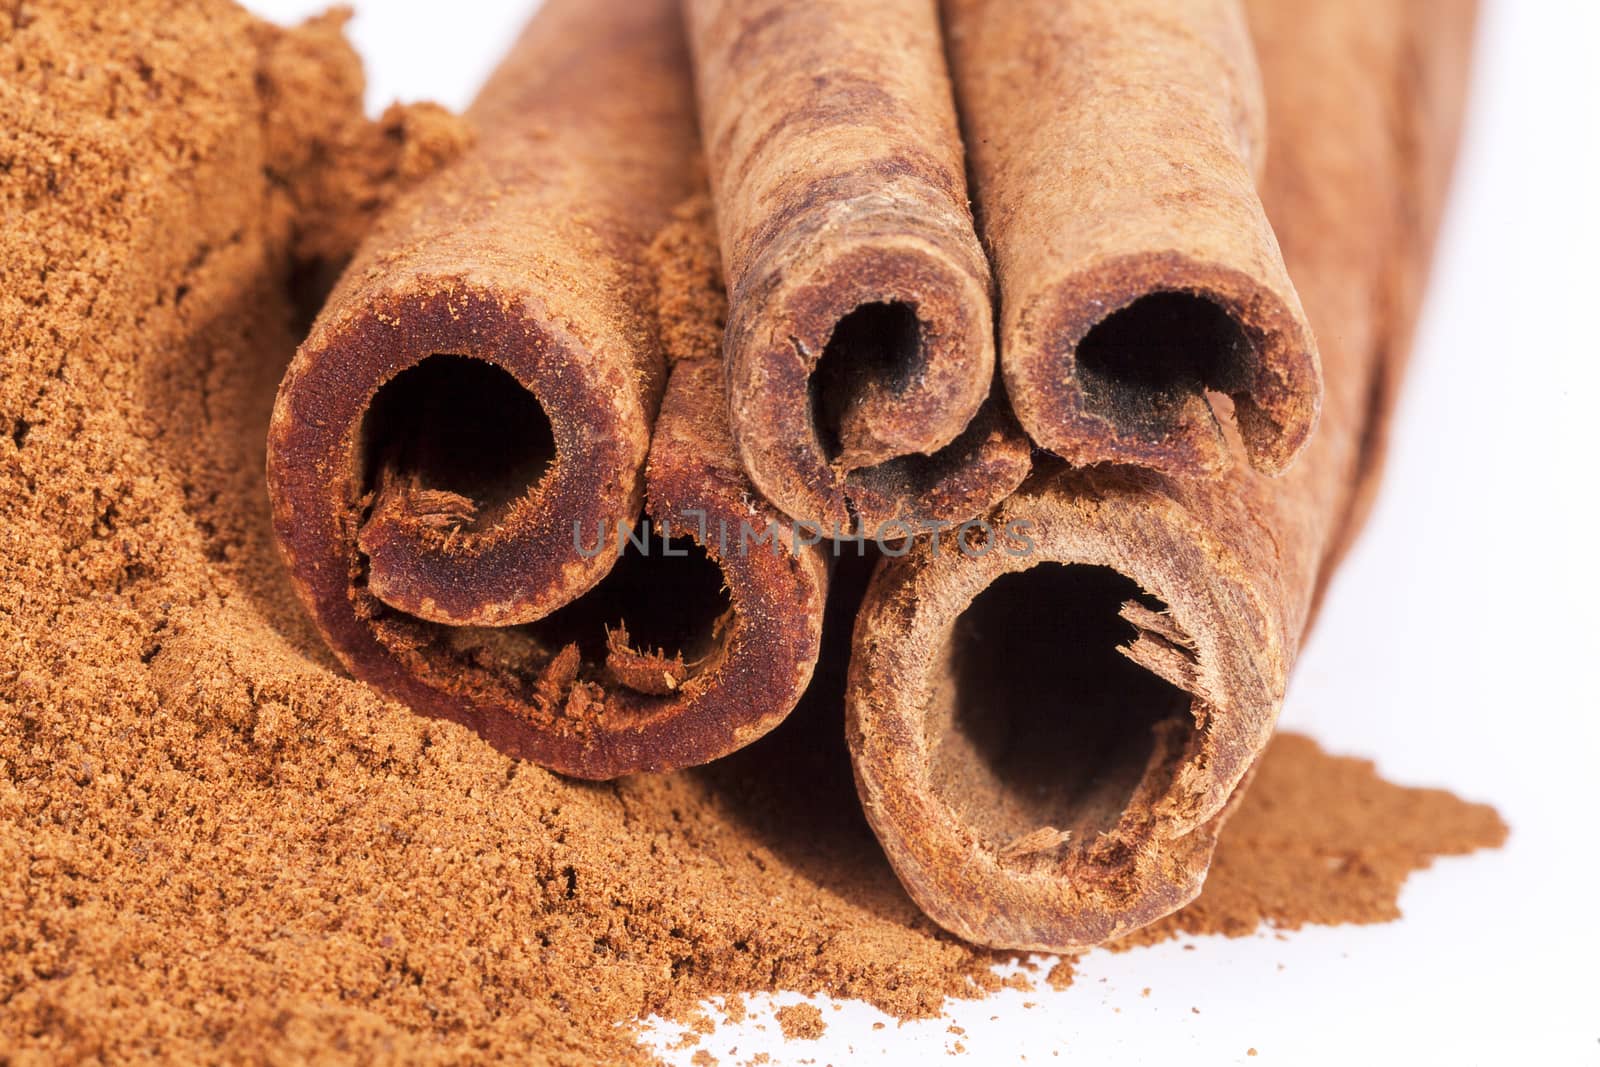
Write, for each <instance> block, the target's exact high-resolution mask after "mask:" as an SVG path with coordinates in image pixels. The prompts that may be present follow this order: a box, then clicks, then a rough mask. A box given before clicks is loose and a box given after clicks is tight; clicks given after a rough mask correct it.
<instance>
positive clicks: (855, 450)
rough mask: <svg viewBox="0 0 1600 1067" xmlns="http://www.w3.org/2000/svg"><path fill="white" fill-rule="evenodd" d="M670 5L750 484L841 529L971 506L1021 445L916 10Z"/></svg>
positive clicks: (982, 264)
mask: <svg viewBox="0 0 1600 1067" xmlns="http://www.w3.org/2000/svg"><path fill="white" fill-rule="evenodd" d="M685 13H686V19H687V22H688V26H689V41H690V47H691V51H692V52H693V55H694V60H695V71H696V82H697V87H698V95H699V100H700V116H701V125H702V130H703V133H704V136H705V142H706V151H707V156H708V158H709V161H710V169H711V182H712V188H713V191H714V193H715V198H716V206H717V222H718V227H719V229H720V231H721V234H722V242H723V259H724V262H725V264H726V267H727V271H728V280H729V290H730V312H729V323H728V335H727V341H726V355H727V365H728V378H729V395H730V408H731V411H732V422H733V432H734V439H735V441H736V442H737V444H738V448H739V453H740V455H741V456H742V457H743V459H744V462H745V465H746V467H747V468H748V470H749V471H750V476H751V478H752V480H753V481H754V482H755V484H756V485H757V486H758V487H759V488H760V489H761V491H762V492H763V493H764V494H765V495H766V496H767V497H768V499H770V500H772V501H773V502H774V503H776V504H777V505H778V506H779V507H780V508H781V509H782V510H783V511H785V512H786V513H788V514H789V515H791V516H794V517H795V518H797V519H800V520H802V521H806V522H809V523H814V524H817V525H820V526H822V527H824V528H826V529H828V530H829V531H830V532H832V531H834V530H837V531H838V532H840V533H843V534H849V533H866V534H868V535H873V534H875V532H876V531H877V530H879V529H880V528H882V527H883V526H885V524H888V523H891V522H892V521H903V522H911V523H920V522H938V521H946V522H949V521H954V522H959V521H961V520H963V519H966V518H969V517H971V516H973V515H976V514H980V513H982V512H983V511H984V510H986V509H987V508H988V507H990V506H992V505H993V504H994V503H996V502H997V501H998V500H1000V499H1001V498H1002V497H1004V496H1005V495H1006V494H1007V493H1009V492H1010V491H1011V490H1012V489H1014V488H1015V487H1016V486H1017V485H1018V484H1019V483H1020V482H1021V481H1022V479H1023V477H1024V476H1025V475H1026V473H1027V470H1028V466H1029V454H1028V446H1027V442H1026V440H1025V439H1024V438H1023V436H1022V434H1021V433H1020V431H1019V430H1018V428H1017V427H1016V425H1015V423H1014V421H1013V420H1012V419H1011V418H1010V416H1009V414H1008V413H1007V412H1006V411H1005V410H1004V405H1003V404H1001V403H1000V402H999V401H998V400H996V401H987V398H988V397H989V395H990V391H991V386H992V383H993V379H994V365H995V364H994V339H993V323H992V307H991V305H992V288H993V287H992V282H991V278H990V273H989V267H988V263H987V261H986V260H985V258H984V254H983V251H982V249H981V248H980V247H979V245H978V241H977V238H976V235H975V234H974V232H973V226H972V217H971V212H970V210H969V208H968V203H967V189H966V178H965V173H964V164H963V156H962V148H961V141H960V136H959V133H958V131H957V127H956V121H955V111H954V105H953V103H952V101H951V96H950V84H949V78H948V75H947V73H946V69H945V62H944V56H943V52H942V47H941V42H940V34H939V25H938V18H937V12H936V10H935V8H934V6H933V4H931V3H929V2H928V0H887V2H879V3H874V4H866V5H863V4H858V3H852V2H849V0H820V2H814V3H806V4H795V3H789V2H786V0H737V2H736V0H688V2H687V3H686V4H685ZM986 401H987V402H986Z"/></svg>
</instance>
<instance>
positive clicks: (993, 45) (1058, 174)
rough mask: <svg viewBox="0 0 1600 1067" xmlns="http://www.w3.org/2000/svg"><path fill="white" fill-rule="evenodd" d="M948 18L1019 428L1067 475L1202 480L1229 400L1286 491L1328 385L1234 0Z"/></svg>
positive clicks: (1225, 439) (1213, 459) (965, 8)
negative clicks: (1219, 400) (1093, 468)
mask: <svg viewBox="0 0 1600 1067" xmlns="http://www.w3.org/2000/svg"><path fill="white" fill-rule="evenodd" d="M943 12H944V16H945V19H946V25H947V30H948V40H949V50H950V56H951V68H952V73H953V76H954V82H955V87H956V97H957V102H958V105H959V107H960V110H961V116H962V123H963V127H964V129H965V130H966V131H967V147H968V151H969V154H970V162H971V170H972V183H973V196H974V199H975V202H976V203H977V205H978V217H979V223H980V230H981V232H982V234H983V237H984V242H985V245H986V246H987V248H988V249H989V252H990V255H991V256H992V258H993V260H994V264H995V274H996V276H997V278H998V279H999V287H1000V304H1001V308H1002V312H1001V322H1000V348H1001V366H1002V370H1003V373H1004V377H1005V383H1006V390H1007V393H1008V396H1009V398H1010V400H1011V404H1012V406H1013V408H1014V410H1015V411H1016V414H1017V418H1018V420H1019V421H1020V422H1021V424H1022V427H1023V429H1024V430H1026V431H1027V433H1028V435H1029V437H1031V438H1032V439H1033V441H1034V442H1035V443H1036V444H1038V445H1040V446H1041V447H1043V448H1045V449H1048V450H1049V451H1051V452H1054V453H1056V454H1057V455H1059V456H1061V457H1062V458H1064V459H1066V460H1067V461H1068V462H1070V463H1072V464H1074V465H1079V466H1087V465H1092V464H1098V463H1116V464H1125V465H1135V466H1141V467H1146V468H1150V469H1154V470H1157V471H1160V472H1163V473H1169V474H1178V475H1188V476H1194V475H1208V476H1214V475H1216V474H1218V473H1219V472H1221V471H1222V470H1224V469H1226V468H1227V466H1228V465H1229V463H1230V454H1231V445H1230V441H1229V432H1226V431H1225V428H1224V426H1223V425H1222V424H1221V422H1220V421H1219V417H1218V413H1217V410H1216V409H1215V405H1214V404H1213V403H1212V397H1213V396H1217V395H1226V396H1227V397H1229V398H1230V402H1231V408H1232V419H1233V421H1234V423H1235V424H1236V428H1237V435H1238V437H1239V438H1240V439H1241V441H1242V444H1243V448H1244V452H1245V454H1246V456H1247V457H1248V461H1249V463H1250V465H1251V466H1252V467H1254V468H1255V469H1256V470H1259V471H1261V472H1263V473H1267V474H1279V473H1282V472H1283V471H1284V470H1286V469H1287V468H1288V467H1289V466H1290V465H1291V464H1292V463H1293V462H1294V460H1295V458H1296V457H1297V456H1298V455H1299V454H1300V452H1301V451H1302V450H1303V449H1304V447H1305V445H1306V443H1307V441H1308V440H1309V439H1310V437H1311V433H1312V430H1313V428H1314V427H1315V425H1316V421H1317V416H1318V411H1319V408H1320V405H1321V398H1322V378H1321V371H1320V365H1319V357H1318V351H1317V346H1316V342H1315V340H1314V339H1313V336H1312V333H1311V330H1310V328H1309V326H1308V325H1307V323H1306V320H1305V314H1304V312H1303V310H1302V308H1301V306H1300V301H1299V297H1298V295H1297V294H1296V291H1295V288H1294V285H1293V283H1292V282H1291V281H1290V279H1289V275H1288V272H1287V270H1286V269H1285V267H1284V264H1283V257H1282V255H1281V253H1280V251H1279V248H1278V243H1277V239H1276V236H1275V234H1274V232H1273V229H1272V226H1271V224H1270V223H1269V221H1268V219H1267V216H1266V213H1265V211H1264V210H1263V208H1262V204H1261V197H1260V195H1259V191H1258V184H1257V183H1258V180H1259V179H1260V178H1261V177H1262V175H1263V168H1264V165H1265V160H1266V157H1267V148H1266V144H1267V132H1266V127H1267V115H1266V106H1265V93H1264V87H1263V84H1262V77H1261V72H1260V69H1259V68H1258V65H1257V62H1256V57H1255V51H1254V47H1253V45H1252V42H1251V37H1250V30H1249V26H1248V24H1247V20H1246V18H1245V15H1244V11H1243V8H1242V6H1241V4H1240V3H1239V0H1186V2H1184V3H1172V2H1170V0H1076V2H1074V3H1066V4H1063V3H1056V2H1053V0H944V3H943ZM1024 58H1025V60H1026V61H1024ZM1223 417H1224V418H1226V417H1227V415H1226V414H1224V416H1223Z"/></svg>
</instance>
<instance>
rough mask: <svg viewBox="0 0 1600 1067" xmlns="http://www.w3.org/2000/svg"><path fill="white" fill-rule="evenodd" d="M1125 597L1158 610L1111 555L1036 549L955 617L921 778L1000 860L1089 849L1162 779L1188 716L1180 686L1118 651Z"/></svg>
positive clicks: (1124, 640)
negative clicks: (1038, 553) (1084, 560)
mask: <svg viewBox="0 0 1600 1067" xmlns="http://www.w3.org/2000/svg"><path fill="white" fill-rule="evenodd" d="M1130 601H1131V602H1134V603H1136V604H1138V605H1140V606H1142V607H1144V608H1147V609H1149V610H1151V611H1160V610H1162V605H1161V604H1160V602H1159V601H1157V600H1156V599H1155V598H1153V597H1151V596H1149V595H1148V594H1145V593H1144V592H1143V591H1142V590H1141V589H1140V588H1139V586H1138V585H1137V584H1135V583H1134V582H1132V581H1131V580H1129V579H1128V578H1126V577H1124V576H1122V575H1121V574H1118V573H1117V572H1116V571H1114V570H1111V569H1109V568H1107V567H1098V566H1085V565H1067V564H1061V563H1054V562H1044V563H1040V564H1038V565H1036V566H1034V567H1032V568H1030V569H1028V570H1026V571H1021V572H1016V573H1011V574H1004V575H1002V576H1000V578H999V579H998V580H996V581H995V582H994V583H993V584H992V585H991V586H989V588H987V589H986V590H984V591H983V592H982V593H980V594H979V595H978V596H977V597H976V598H975V599H974V600H973V602H972V604H971V605H970V606H969V607H968V608H967V610H966V611H965V612H963V613H962V615H961V616H960V617H959V618H958V619H957V621H956V623H955V626H954V627H953V629H952V632H951V636H950V640H949V642H948V644H947V646H946V648H945V650H944V654H943V657H942V658H943V664H944V668H945V670H946V672H947V679H948V684H945V685H942V686H939V687H938V688H937V690H936V694H937V695H936V696H935V699H934V700H933V701H932V702H931V705H930V707H929V710H928V722H927V736H928V737H929V738H930V739H931V740H934V741H935V745H934V748H933V751H932V752H931V754H930V756H931V758H930V762H929V771H930V785H931V786H932V789H933V790H934V792H935V794H936V795H937V796H938V797H939V798H940V799H941V800H942V801H943V802H944V803H945V804H947V805H948V806H949V807H950V809H951V810H952V811H953V812H954V813H955V814H956V816H957V818H958V819H959V820H960V821H961V822H962V823H963V824H965V826H966V827H968V828H969V830H970V831H971V832H972V833H973V834H974V835H976V836H977V838H978V839H979V840H980V841H981V842H982V843H983V845H984V846H985V847H986V848H987V849H989V850H990V851H992V852H994V853H996V854H997V855H999V856H1000V858H1001V860H1002V862H1005V861H1008V860H1019V861H1023V860H1027V861H1030V862H1031V861H1032V858H1035V857H1041V856H1042V857H1048V858H1055V857H1061V856H1064V855H1065V854H1067V853H1068V852H1069V851H1083V850H1089V849H1092V848H1093V846H1094V845H1095V841H1096V838H1097V837H1098V836H1099V835H1100V834H1102V833H1105V832H1107V831H1110V830H1112V829H1114V828H1115V827H1117V826H1118V824H1119V823H1120V822H1121V821H1122V820H1123V817H1124V815H1125V814H1126V812H1127V811H1128V808H1129V802H1130V801H1131V800H1132V799H1133V797H1134V796H1135V794H1136V793H1142V794H1144V795H1146V796H1148V795H1150V793H1151V792H1152V791H1155V792H1160V791H1164V790H1165V787H1166V785H1167V782H1165V781H1157V780H1154V779H1155V778H1157V777H1160V776H1163V775H1168V776H1169V775H1170V774H1171V771H1172V769H1173V768H1174V767H1175V766H1176V762H1177V760H1176V759H1175V758H1174V757H1175V756H1176V755H1177V754H1179V753H1182V752H1183V751H1184V749H1185V748H1186V744H1187V741H1188V740H1189V738H1190V735H1191V734H1192V733H1193V731H1194V730H1195V724H1194V719H1193V716H1192V715H1191V712H1190V701H1191V699H1192V698H1191V697H1190V696H1189V694H1187V693H1185V692H1183V691H1182V690H1180V689H1178V688H1177V687H1175V686H1173V685H1171V684H1170V683H1168V682H1166V681H1164V680H1162V679H1160V678H1158V677H1156V676H1155V675H1153V674H1151V673H1149V672H1148V671H1146V670H1144V669H1143V668H1141V667H1139V666H1138V665H1137V664H1135V663H1134V662H1132V661H1131V660H1129V659H1128V658H1127V657H1126V656H1125V655H1123V654H1122V653H1121V652H1120V651H1119V646H1126V645H1128V644H1129V643H1131V642H1132V641H1133V640H1134V639H1135V637H1136V629H1135V627H1134V626H1133V625H1132V624H1131V623H1129V622H1127V621H1125V620H1124V618H1122V617H1121V615H1120V614H1119V612H1121V611H1122V610H1123V606H1124V605H1125V604H1128V603H1129V602H1130ZM1141 785H1143V786H1145V787H1146V788H1145V789H1143V790H1141V789H1140V787H1141Z"/></svg>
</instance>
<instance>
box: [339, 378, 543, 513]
mask: <svg viewBox="0 0 1600 1067" xmlns="http://www.w3.org/2000/svg"><path fill="white" fill-rule="evenodd" d="M555 452H556V445H555V436H554V434H553V433H552V431H551V427H550V419H549V418H548V417H547V416H546V415H545V412H544V408H543V407H542V406H540V404H539V400H538V398H537V397H535V396H534V395H533V393H532V392H530V391H529V390H527V389H524V388H523V387H522V384H521V383H520V382H518V381H517V380H516V378H514V377H512V375H511V374H509V373H508V372H506V371H505V370H504V369H502V368H501V367H498V366H496V365H494V364H492V363H489V362H486V361H484V360H479V359H473V358H470V357H466V356H451V355H436V356H430V357H428V358H426V359H424V360H422V361H421V362H420V363H417V364H415V365H413V366H411V367H409V368H407V369H406V370H404V371H401V372H400V373H399V374H397V375H396V376H395V377H394V378H392V379H391V380H390V381H388V382H387V383H385V384H384V385H383V387H382V388H380V389H379V390H378V393H377V395H376V396H375V397H374V398H373V401H372V405H371V407H370V408H369V409H368V412H367V415H366V418H365V420H364V422H363V424H362V428H361V455H362V456H363V464H362V465H363V468H364V469H365V471H366V479H365V485H366V487H367V491H368V492H369V493H371V494H372V495H373V499H374V504H373V512H374V513H379V512H390V513H392V514H393V515H394V517H396V518H400V519H401V520H402V521H404V519H406V518H409V520H410V521H411V522H412V523H414V524H416V525H419V526H425V527H433V528H436V529H448V530H453V531H457V532H459V533H460V534H461V535H462V536H463V537H467V538H470V537H472V536H473V535H475V534H477V533H479V532H481V531H483V530H487V529H492V528H493V527H494V526H495V525H497V524H498V523H499V522H500V521H501V520H502V519H503V518H504V516H505V512H506V510H507V508H508V507H509V506H510V505H511V504H513V503H515V502H516V501H517V500H519V499H521V498H523V497H525V496H527V495H529V494H530V493H531V492H533V491H534V490H535V488H536V487H537V486H538V484H539V482H540V480H541V479H542V478H543V477H544V475H545V472H546V471H548V470H549V468H550V466H551V464H552V463H553V462H554V460H555Z"/></svg>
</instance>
